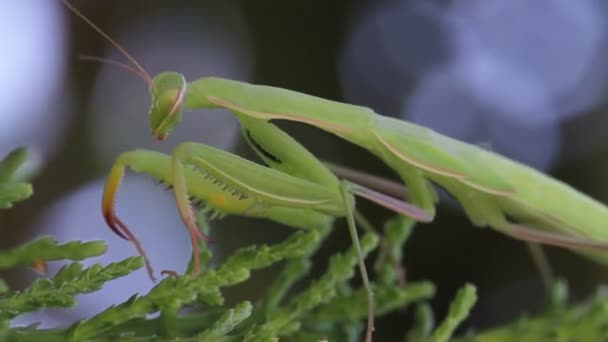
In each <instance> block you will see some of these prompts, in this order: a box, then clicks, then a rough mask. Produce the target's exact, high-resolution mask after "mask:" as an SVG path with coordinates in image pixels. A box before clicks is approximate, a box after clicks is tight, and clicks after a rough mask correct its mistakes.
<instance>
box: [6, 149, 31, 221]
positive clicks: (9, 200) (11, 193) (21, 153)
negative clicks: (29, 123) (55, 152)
mask: <svg viewBox="0 0 608 342" xmlns="http://www.w3.org/2000/svg"><path fill="white" fill-rule="evenodd" d="M26 159H27V150H26V149H25V148H18V149H15V150H13V151H12V152H10V153H9V154H8V155H7V156H6V157H4V159H3V160H2V161H0V209H6V208H10V207H12V206H13V203H15V202H19V201H22V200H24V199H26V198H28V197H30V196H31V195H32V193H33V190H32V185H31V184H29V183H27V182H24V181H22V180H21V179H20V177H19V170H20V169H21V168H22V166H23V165H24V163H25V162H26Z"/></svg>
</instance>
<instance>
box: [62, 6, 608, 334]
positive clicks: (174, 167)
mask: <svg viewBox="0 0 608 342" xmlns="http://www.w3.org/2000/svg"><path fill="white" fill-rule="evenodd" d="M64 2H65V3H66V5H67V6H68V7H69V8H70V9H72V10H73V11H74V12H75V13H76V14H77V15H79V16H80V17H82V18H83V19H84V20H85V21H87V22H88V23H89V24H90V25H91V26H92V27H93V28H94V29H95V30H97V31H98V32H99V33H100V34H101V35H103V36H104V37H105V38H106V39H108V40H109V41H110V42H111V43H112V44H114V45H115V46H116V47H117V48H118V49H119V50H120V51H121V52H122V53H123V54H124V55H125V56H126V57H127V58H128V59H129V60H130V61H131V62H132V63H133V67H130V66H125V65H123V66H124V67H126V68H127V69H131V70H132V71H134V72H135V73H137V74H138V75H139V76H140V77H142V78H143V79H144V80H145V81H146V82H147V83H148V85H149V87H150V91H151V96H152V106H151V109H150V119H151V129H152V132H153V134H154V136H155V137H156V138H157V139H160V140H164V139H166V138H167V136H168V135H169V134H170V132H171V130H172V129H173V128H174V127H175V125H177V124H178V123H179V121H180V120H181V117H182V115H183V112H184V111H185V110H192V109H199V108H222V109H228V110H229V111H231V112H232V113H233V114H234V115H235V116H236V117H237V119H238V120H239V121H240V123H241V125H242V128H243V133H244V135H245V138H246V139H247V141H248V142H249V143H250V145H251V146H252V148H253V149H254V150H255V152H256V153H257V154H258V155H259V156H260V157H261V158H262V159H263V160H264V162H265V163H266V164H267V165H268V166H269V167H270V168H272V169H274V170H272V169H268V168H264V167H262V166H260V165H257V164H252V165H250V164H248V163H250V162H245V161H244V160H240V159H235V158H237V157H235V156H232V155H230V154H227V153H225V152H221V151H219V150H214V149H212V148H209V147H208V146H204V145H200V144H183V145H180V147H178V148H177V149H176V150H175V152H174V153H173V155H172V156H171V158H169V157H168V156H158V155H157V156H156V157H152V155H150V153H154V152H149V151H132V152H127V153H126V154H123V155H121V157H119V159H118V160H117V162H116V164H115V165H114V167H113V168H112V172H111V174H110V176H109V178H108V182H107V185H106V189H105V192H104V199H103V212H104V217H105V218H106V221H107V222H108V224H109V225H110V227H111V228H112V229H114V231H115V232H116V233H117V234H119V235H121V236H122V237H124V238H127V239H129V240H132V241H133V242H134V243H136V245H137V240H136V239H135V237H134V236H133V235H132V234H131V232H130V231H129V230H128V229H127V228H126V226H125V225H124V224H123V223H122V222H121V221H120V220H119V219H118V218H117V217H116V215H115V214H114V209H113V201H112V200H113V197H114V194H115V192H116V190H117V188H118V185H119V184H120V179H121V178H122V174H123V173H124V167H125V166H127V167H130V168H132V169H134V170H135V171H138V172H145V173H149V174H151V175H152V176H153V177H156V178H159V179H162V180H164V181H166V182H168V183H170V184H172V185H173V186H174V192H175V195H176V200H177V205H178V208H179V211H180V215H181V216H182V219H183V220H184V223H185V224H186V225H187V227H188V229H189V231H190V234H191V238H192V245H193V249H194V251H193V258H194V260H195V272H196V271H198V269H197V257H198V255H197V253H196V250H197V248H196V247H197V241H198V239H201V238H202V239H204V238H205V237H204V236H202V235H201V234H200V233H199V232H198V230H197V228H196V225H195V218H194V214H193V211H192V207H191V204H190V202H189V196H192V197H196V198H201V199H204V200H206V201H207V202H208V203H210V204H211V205H212V206H214V207H215V208H216V209H217V210H220V211H222V212H223V213H234V214H241V215H248V216H256V215H257V216H263V217H268V218H271V219H274V220H277V221H280V222H284V223H288V224H289V222H286V221H289V220H290V219H286V218H291V217H295V216H291V215H302V214H303V213H309V212H314V213H315V215H321V217H324V219H327V218H328V217H329V218H333V217H341V216H346V218H347V221H348V223H349V229H350V232H351V236H352V238H353V243H355V245H357V238H356V228H355V224H354V219H353V215H352V214H353V208H354V197H353V194H355V195H358V196H361V197H365V198H367V199H370V200H372V201H374V202H376V203H378V204H381V205H383V206H385V207H388V208H390V209H392V210H395V211H397V212H399V213H401V214H403V215H406V216H409V217H411V218H413V219H415V220H417V221H422V222H426V221H430V220H432V218H433V217H434V214H435V204H436V203H437V201H438V195H437V193H436V190H435V188H434V187H433V184H436V185H439V186H440V187H442V188H444V189H445V190H447V191H448V192H449V193H450V194H452V195H453V196H454V197H455V198H456V199H457V200H458V201H459V202H460V204H461V205H462V207H463V209H464V211H465V212H466V214H467V216H468V217H469V218H470V219H471V221H472V222H473V224H475V225H477V226H481V227H483V226H489V227H492V228H494V229H496V230H498V231H500V232H502V233H504V234H506V235H509V236H512V237H515V238H518V239H522V240H525V241H531V242H539V243H543V244H548V245H555V246H560V247H565V248H569V249H574V250H576V251H577V252H579V253H581V254H583V255H585V256H588V257H590V258H592V259H594V260H596V261H599V262H601V263H604V264H607V265H608V253H607V252H608V229H606V228H605V226H608V208H607V207H605V206H604V205H602V204H601V203H599V202H598V201H595V200H594V199H592V198H590V197H588V196H586V195H584V194H582V193H580V192H578V191H576V190H575V189H573V188H571V187H569V186H568V185H566V184H565V183H562V182H560V181H558V180H555V179H553V178H551V177H548V176H546V175H544V174H542V173H540V172H538V171H536V170H534V169H532V168H530V167H527V166H525V165H523V164H520V163H518V162H515V161H513V160H510V159H508V158H505V157H502V156H500V155H498V154H496V153H493V152H490V151H487V150H485V149H482V148H480V147H478V146H475V145H471V144H467V143H464V142H461V141H458V140H455V139H451V138H449V137H446V136H443V135H441V134H438V133H436V132H434V131H432V130H430V129H428V128H425V127H421V126H418V125H414V124H411V123H408V122H405V121H401V120H397V119H394V118H391V117H386V116H382V115H379V114H377V113H375V112H374V111H373V110H371V109H369V108H366V107H361V106H355V105H349V104H345V103H340V102H335V101H330V100H326V99H322V98H318V97H314V96H311V95H307V94H303V93H298V92H294V91H290V90H286V89H281V88H275V87H269V86H261V85H253V84H249V83H245V82H239V81H234V80H228V79H221V78H215V77H206V78H201V79H199V80H196V81H193V82H190V83H188V82H187V81H186V79H185V77H184V76H183V75H182V74H179V73H177V72H163V73H161V74H158V75H157V76H155V77H154V78H151V77H150V76H148V74H147V72H146V71H145V69H144V68H143V67H141V66H140V65H139V63H137V61H136V60H135V59H134V58H133V57H131V56H130V55H129V54H128V53H127V52H126V51H125V50H124V49H122V47H120V46H119V45H118V44H116V43H115V42H114V41H113V40H112V39H111V38H110V37H108V36H107V35H106V34H105V33H103V32H102V31H101V30H100V29H98V28H97V27H96V26H95V25H94V24H93V23H91V22H90V21H88V20H87V19H86V18H84V17H83V16H82V15H81V14H79V13H78V12H77V11H76V10H75V9H74V8H73V7H72V6H71V5H70V4H69V3H68V2H67V0H64ZM272 120H287V121H296V122H300V123H304V124H308V125H312V126H315V127H317V128H319V129H322V130H324V131H327V132H329V133H332V134H335V135H337V136H339V137H341V138H343V139H345V140H347V141H349V142H351V143H354V144H356V145H359V146H361V147H363V148H365V149H367V150H368V151H369V152H371V153H372V154H374V155H376V156H378V157H379V158H380V159H381V160H383V161H384V162H385V163H386V164H387V165H388V166H389V167H390V168H391V169H393V170H394V171H395V172H396V173H397V174H398V175H399V176H400V178H401V179H402V180H403V182H404V183H405V184H407V186H408V191H409V199H410V203H405V202H401V201H398V200H396V199H394V198H391V197H389V196H386V195H382V194H381V193H378V192H375V191H373V190H371V189H367V188H365V187H362V186H360V185H356V184H354V183H350V182H345V181H339V180H338V179H337V178H336V177H335V176H334V175H333V174H332V173H331V172H330V171H329V170H328V169H327V167H325V166H324V165H323V164H322V163H321V162H320V161H318V160H317V159H316V158H315V157H314V156H313V155H312V154H310V153H309V152H308V151H307V150H306V149H305V148H304V147H302V146H301V145H300V144H299V143H297V142H296V141H295V140H293V139H292V138H291V137H289V136H288V135H287V134H285V133H284V132H282V131H281V130H280V129H279V128H278V127H276V126H274V125H273V124H272V123H270V121H272ZM154 158H156V159H155V160H156V162H157V164H154V163H150V160H151V159H154ZM237 160H238V161H237ZM159 165H162V166H159ZM245 165H247V166H245ZM239 168H243V169H247V170H250V172H248V173H239V171H238V170H239ZM256 173H257V174H258V175H264V176H257V175H256ZM204 176H209V178H211V179H214V180H215V181H216V183H219V184H221V185H222V187H216V188H213V187H212V186H211V185H210V184H206V183H205V184H204V185H203V183H204V181H203V180H202V179H205V177H204ZM263 177H269V178H267V179H271V180H272V181H270V182H264V181H262V178H263ZM212 183H213V182H212ZM216 185H218V184H216ZM199 191H200V192H201V193H199ZM230 191H232V192H233V193H236V194H244V195H246V196H248V197H250V198H253V199H254V201H253V203H252V204H250V206H248V207H243V206H242V205H243V202H239V200H235V199H233V197H230V196H227V193H228V192H230ZM217 198H222V199H221V200H217ZM235 198H236V196H235ZM259 202H264V203H267V204H266V206H267V207H268V208H270V209H272V210H267V211H266V213H263V211H257V210H253V209H252V206H254V205H255V203H259ZM273 210H277V211H279V212H281V214H276V215H275V214H274V212H273ZM292 225H293V224H292ZM296 226H297V225H296ZM138 249H139V250H140V253H142V254H143V251H142V250H141V247H140V246H138ZM360 268H361V273H362V277H363V278H364V283H365V286H366V287H367V289H368V291H369V290H370V287H369V281H368V280H367V275H366V272H365V269H364V265H363V263H362V260H360ZM368 300H369V304H370V305H369V307H370V318H369V319H368V332H367V338H368V340H369V339H370V338H371V330H372V329H373V321H372V319H373V299H372V295H371V292H370V294H369V296H368Z"/></svg>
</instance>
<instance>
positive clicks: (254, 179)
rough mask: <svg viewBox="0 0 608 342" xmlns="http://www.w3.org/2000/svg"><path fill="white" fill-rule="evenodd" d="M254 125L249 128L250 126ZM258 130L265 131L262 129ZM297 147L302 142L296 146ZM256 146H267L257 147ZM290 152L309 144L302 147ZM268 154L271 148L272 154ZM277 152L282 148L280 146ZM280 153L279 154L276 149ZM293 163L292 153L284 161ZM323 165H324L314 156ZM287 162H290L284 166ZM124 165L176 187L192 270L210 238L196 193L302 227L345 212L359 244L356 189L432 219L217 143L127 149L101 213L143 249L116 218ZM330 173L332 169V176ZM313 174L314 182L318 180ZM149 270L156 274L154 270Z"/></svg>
mask: <svg viewBox="0 0 608 342" xmlns="http://www.w3.org/2000/svg"><path fill="white" fill-rule="evenodd" d="M263 126H265V127H264V128H265V129H267V130H269V131H274V133H276V134H277V136H282V138H277V139H282V141H283V143H285V144H286V145H285V146H287V144H290V143H294V144H297V142H295V140H293V139H292V138H291V137H289V136H288V135H286V134H285V135H283V134H284V133H282V131H279V130H278V129H275V128H273V126H272V125H271V124H264V125H263ZM250 128H251V127H250ZM257 132H258V133H259V131H257ZM296 146H298V147H296ZM258 148H264V147H262V146H261V145H258ZM292 148H294V149H292V151H296V152H295V153H297V150H298V149H303V147H301V146H300V145H299V144H298V145H293V146H292ZM266 152H267V153H268V151H266ZM274 152H278V150H274ZM278 155H280V153H279V154H278ZM285 160H287V158H286V159H285ZM315 163H318V164H317V165H321V167H322V165H323V164H321V163H320V162H318V161H316V162H315ZM286 164H288V163H286ZM125 167H129V168H131V169H133V170H134V171H136V172H143V173H147V174H149V175H151V176H152V177H154V178H156V179H159V180H161V181H163V182H165V183H168V184H170V185H173V189H174V193H175V196H176V200H177V205H178V208H179V212H180V216H181V217H182V219H183V221H184V222H185V223H186V225H187V226H188V230H189V232H190V236H191V239H192V247H193V260H194V270H193V272H194V273H195V274H196V273H198V272H199V271H200V261H199V260H198V258H199V255H198V253H197V251H198V241H197V240H198V239H200V238H204V236H203V235H202V234H200V233H199V232H198V229H197V227H196V218H195V216H194V211H193V210H192V205H191V203H190V198H195V199H197V200H202V201H204V202H205V203H206V204H207V205H208V206H210V207H212V208H213V209H214V210H216V211H218V212H220V213H222V214H236V215H244V216H250V217H265V218H268V219H271V220H275V221H278V222H281V223H285V224H288V225H290V226H293V227H297V228H309V227H315V226H327V225H328V224H331V221H333V218H335V217H346V218H347V222H348V226H349V231H350V234H351V237H352V239H353V243H354V244H355V246H358V237H357V232H356V227H355V220H354V217H353V208H354V205H355V199H354V196H353V194H357V195H360V196H363V197H366V198H368V199H370V200H372V201H375V202H376V203H380V204H384V205H385V206H386V207H387V208H390V209H393V210H395V211H397V212H399V213H401V214H405V215H408V216H413V217H415V218H417V219H419V220H426V219H428V217H426V216H424V214H425V213H424V211H423V210H422V209H421V208H417V207H415V206H413V205H411V204H408V203H405V202H401V201H399V200H397V199H394V198H391V197H388V196H386V195H383V194H380V193H377V192H375V191H373V190H370V189H367V188H365V187H363V186H360V185H357V184H354V183H350V182H346V181H342V182H341V181H339V180H337V178H336V182H335V184H334V185H335V186H333V187H330V186H327V184H319V183H316V182H313V181H312V180H308V179H303V178H299V177H296V176H293V175H290V174H287V173H285V172H282V171H279V170H275V169H271V168H268V167H264V166H261V165H258V164H256V163H253V162H251V161H248V160H246V159H243V158H240V157H238V156H235V155H232V154H230V153H228V152H224V151H222V150H218V149H215V148H213V147H210V146H207V145H203V144H197V143H184V144H181V145H179V146H178V147H177V148H176V149H175V151H174V152H173V155H172V156H171V157H169V156H167V155H164V154H161V153H157V152H152V151H144V150H136V151H131V152H126V153H123V154H122V155H121V156H120V157H119V158H118V159H117V161H116V163H115V165H114V167H113V168H112V172H111V173H110V176H109V178H108V182H107V184H106V189H105V192H104V200H103V212H104V216H105V217H106V221H107V222H108V225H110V227H111V228H112V229H114V231H115V232H117V233H118V234H119V235H120V236H122V237H123V238H126V239H128V240H131V241H133V242H134V243H135V244H136V247H137V249H138V251H139V253H140V254H142V255H144V256H145V254H144V252H143V248H142V247H141V246H140V245H139V243H138V242H137V239H136V238H135V236H134V235H133V234H132V233H131V232H130V231H129V229H128V228H127V227H126V225H125V224H123V223H122V222H121V221H120V220H119V219H118V218H117V217H116V215H115V212H114V202H113V200H114V197H115V194H116V191H117V189H118V186H119V185H120V181H121V179H122V177H123V175H124V169H125ZM328 174H329V175H331V173H330V172H329V173H328ZM309 178H312V179H314V177H310V175H309ZM147 265H148V271H149V272H150V273H151V272H152V270H151V267H150V265H149V263H148V264H147ZM359 267H360V268H361V275H362V277H363V283H364V286H365V287H366V290H367V291H368V300H369V312H370V316H369V318H368V336H371V331H372V330H373V294H372V292H371V285H370V282H369V279H368V276H367V271H366V270H365V264H364V263H363V258H362V257H361V258H360V261H359Z"/></svg>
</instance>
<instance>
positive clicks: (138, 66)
mask: <svg viewBox="0 0 608 342" xmlns="http://www.w3.org/2000/svg"><path fill="white" fill-rule="evenodd" d="M63 3H64V4H65V6H66V7H67V8H68V9H69V10H70V11H72V12H73V13H74V14H75V15H77V16H78V17H79V18H81V19H82V20H84V21H85V22H86V23H87V24H89V25H90V26H91V27H92V28H93V29H94V30H95V31H97V33H99V34H100V35H101V36H102V37H104V38H105V39H106V40H107V41H108V42H110V44H112V45H113V46H114V47H115V48H116V49H118V51H120V53H122V54H123V55H124V56H125V57H126V58H127V59H128V60H129V61H130V62H131V63H133V66H134V67H135V70H137V71H138V75H141V77H142V78H143V79H144V81H146V83H147V84H148V86H149V87H150V88H152V86H153V82H152V77H150V75H149V74H148V73H147V72H146V69H144V67H142V66H141V64H139V63H138V62H137V60H136V59H135V58H134V57H133V56H131V54H130V53H129V52H127V50H126V49H125V48H123V47H122V46H121V45H120V44H118V43H117V42H116V41H114V39H112V38H110V36H109V35H107V34H106V33H105V32H104V31H103V30H102V29H100V28H99V27H98V26H97V25H95V24H94V23H93V22H92V21H90V20H89V19H88V18H87V17H85V16H84V15H83V14H82V13H80V11H79V10H77V9H76V8H75V7H74V6H72V4H70V2H69V1H68V0H63ZM90 60H92V59H90ZM110 63H111V64H115V65H119V64H122V63H119V62H114V61H113V62H110ZM124 67H127V65H124ZM128 69H132V68H128Z"/></svg>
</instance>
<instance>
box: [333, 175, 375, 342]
mask: <svg viewBox="0 0 608 342" xmlns="http://www.w3.org/2000/svg"><path fill="white" fill-rule="evenodd" d="M349 186H350V183H347V182H344V181H343V182H342V185H341V186H340V190H341V191H342V197H343V198H344V203H345V207H344V210H345V214H346V220H347V222H348V231H349V233H350V237H351V239H352V240H353V245H354V246H355V249H356V251H357V255H358V257H359V271H360V272H361V278H362V279H363V286H364V287H365V290H366V291H367V332H366V334H365V341H367V342H371V340H372V333H373V331H374V313H375V304H374V292H373V291H372V286H371V284H370V281H369V277H368V275H367V269H366V268H365V261H364V259H363V253H362V252H361V245H360V243H359V235H358V234H357V227H356V225H355V219H354V213H353V208H354V206H355V203H354V197H353V196H352V194H351V190H350V188H349Z"/></svg>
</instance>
